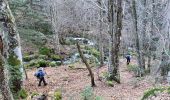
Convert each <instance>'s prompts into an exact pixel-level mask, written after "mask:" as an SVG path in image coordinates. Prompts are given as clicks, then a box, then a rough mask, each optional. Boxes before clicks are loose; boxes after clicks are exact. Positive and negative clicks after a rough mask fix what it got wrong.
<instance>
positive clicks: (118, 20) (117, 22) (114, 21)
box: [108, 0, 122, 83]
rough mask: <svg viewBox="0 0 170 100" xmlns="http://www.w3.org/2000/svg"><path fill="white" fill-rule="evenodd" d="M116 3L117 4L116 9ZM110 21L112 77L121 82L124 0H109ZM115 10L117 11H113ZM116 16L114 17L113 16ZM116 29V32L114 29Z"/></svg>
mask: <svg viewBox="0 0 170 100" xmlns="http://www.w3.org/2000/svg"><path fill="white" fill-rule="evenodd" d="M114 4H115V5H116V7H115V9H114ZM108 7H109V8H108V10H109V11H108V12H109V15H108V21H109V34H110V35H111V43H112V49H111V66H112V67H113V71H112V73H111V77H110V78H111V79H112V80H114V81H116V82H117V83H120V75H119V53H120V38H121V30H122V0H117V2H116V1H113V0H109V2H108ZM113 10H115V13H113V12H114V11H113ZM113 16H114V17H113ZM113 28H114V29H115V30H114V31H115V34H114V31H113Z"/></svg>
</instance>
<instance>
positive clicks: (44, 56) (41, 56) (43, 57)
mask: <svg viewBox="0 0 170 100" xmlns="http://www.w3.org/2000/svg"><path fill="white" fill-rule="evenodd" d="M38 58H39V59H47V58H48V57H47V56H46V55H39V57H38Z"/></svg>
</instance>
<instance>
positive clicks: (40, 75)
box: [35, 71, 44, 79]
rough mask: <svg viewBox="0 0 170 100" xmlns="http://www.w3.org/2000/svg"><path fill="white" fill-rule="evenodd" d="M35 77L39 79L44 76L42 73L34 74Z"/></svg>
mask: <svg viewBox="0 0 170 100" xmlns="http://www.w3.org/2000/svg"><path fill="white" fill-rule="evenodd" d="M35 76H36V77H37V78H38V79H40V78H42V77H43V76H44V73H43V72H42V71H40V72H37V73H35Z"/></svg>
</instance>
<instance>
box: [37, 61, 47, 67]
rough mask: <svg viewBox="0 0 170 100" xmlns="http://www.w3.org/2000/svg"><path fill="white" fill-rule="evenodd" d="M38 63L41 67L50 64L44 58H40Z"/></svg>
mask: <svg viewBox="0 0 170 100" xmlns="http://www.w3.org/2000/svg"><path fill="white" fill-rule="evenodd" d="M38 64H39V65H40V67H47V66H48V65H49V62H48V61H46V60H43V59H40V60H38Z"/></svg>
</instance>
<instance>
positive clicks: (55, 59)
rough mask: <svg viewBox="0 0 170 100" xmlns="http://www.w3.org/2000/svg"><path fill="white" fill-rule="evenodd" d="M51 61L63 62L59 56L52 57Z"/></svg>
mask: <svg viewBox="0 0 170 100" xmlns="http://www.w3.org/2000/svg"><path fill="white" fill-rule="evenodd" d="M51 59H52V60H54V61H59V60H61V57H60V56H59V55H51Z"/></svg>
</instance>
